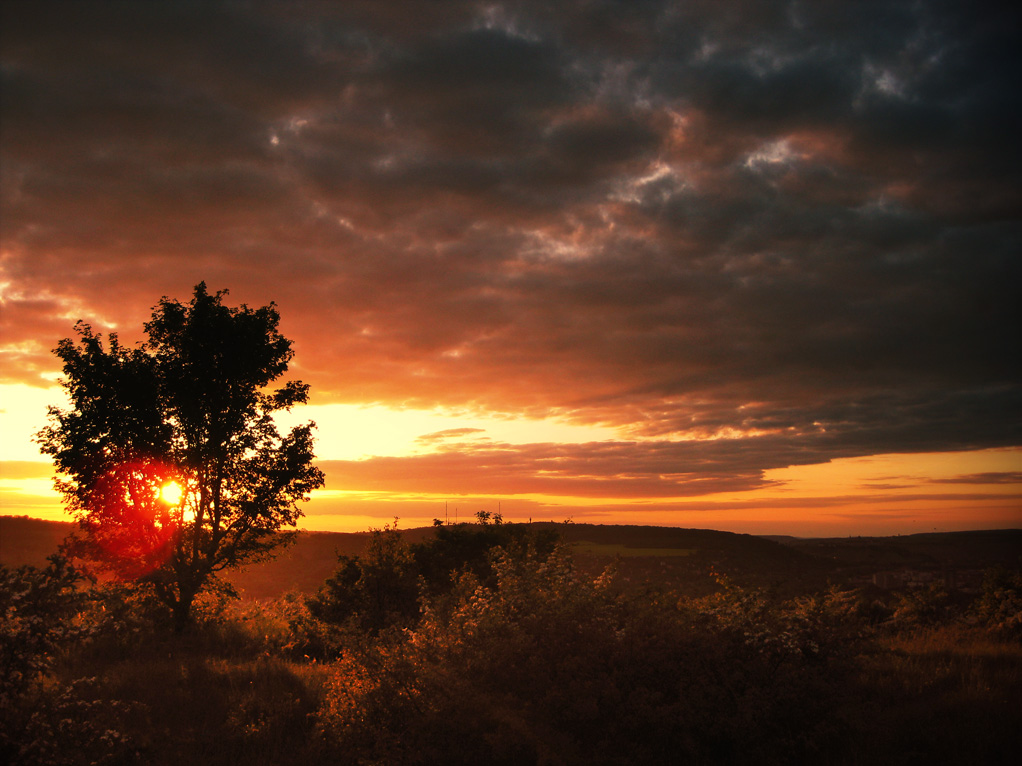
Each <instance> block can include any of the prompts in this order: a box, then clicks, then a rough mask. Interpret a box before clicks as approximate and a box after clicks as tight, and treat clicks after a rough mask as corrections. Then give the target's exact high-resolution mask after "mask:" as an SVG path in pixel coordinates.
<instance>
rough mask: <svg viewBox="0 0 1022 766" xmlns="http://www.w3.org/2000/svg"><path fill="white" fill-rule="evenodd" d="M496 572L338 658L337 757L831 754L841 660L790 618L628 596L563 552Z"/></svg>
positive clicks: (756, 608)
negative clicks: (446, 607) (490, 580)
mask: <svg viewBox="0 0 1022 766" xmlns="http://www.w3.org/2000/svg"><path fill="white" fill-rule="evenodd" d="M493 568H494V573H495V577H496V583H495V586H494V587H492V588H487V587H485V586H483V585H482V584H480V583H479V581H478V578H475V577H474V576H473V575H471V574H465V575H463V577H462V578H461V579H460V581H459V583H458V585H457V587H456V592H457V603H456V606H455V608H453V609H452V610H451V611H450V612H449V613H448V612H438V611H435V610H432V609H429V608H427V609H426V611H425V614H424V617H423V620H422V622H421V623H420V625H419V626H417V628H415V629H412V630H405V631H402V632H400V633H396V634H390V635H389V636H385V639H384V640H381V641H377V642H376V643H374V644H369V645H366V646H364V647H362V648H360V649H358V650H355V651H351V652H349V653H348V654H347V655H346V656H345V657H344V658H343V660H342V662H341V663H340V664H339V665H338V667H337V670H336V673H335V675H334V677H333V680H332V682H331V683H330V684H329V686H328V689H327V694H326V699H325V703H324V706H323V708H322V710H321V714H320V725H321V729H322V731H323V732H324V734H325V736H326V737H327V738H328V739H329V740H331V741H332V742H333V743H334V745H335V746H336V747H337V750H338V752H341V753H357V754H359V756H358V758H355V759H353V760H354V761H355V762H358V763H383V762H395V763H405V764H417V763H423V764H425V763H450V764H458V763H466V764H467V763H492V764H501V763H507V764H527V763H541V762H548V763H565V764H572V763H579V764H582V763H585V764H630V763H648V764H658V763H665V764H666V763H672V764H673V763H678V762H683V761H694V762H697V763H739V762H758V763H771V762H776V763H782V762H790V761H792V760H800V759H806V758H810V757H811V756H816V755H818V753H819V751H820V750H821V748H822V747H823V745H824V743H825V740H826V737H827V735H828V732H829V729H828V727H830V726H832V725H833V721H832V720H831V718H830V712H831V711H830V709H829V708H828V706H827V705H825V704H822V700H824V699H826V698H827V697H826V695H828V694H831V693H832V692H833V688H834V687H835V685H836V684H837V683H838V681H839V673H838V672H837V670H836V667H837V666H836V664H835V662H833V661H832V660H830V659H828V657H830V656H831V655H836V654H837V653H836V652H835V653H828V652H827V651H821V647H819V646H817V647H816V650H814V651H809V647H810V646H811V645H812V643H811V641H812V640H819V639H820V638H822V636H820V635H816V634H812V635H814V636H816V638H814V639H812V640H811V639H810V638H808V636H809V635H810V633H811V631H807V630H803V631H802V632H798V631H794V629H793V628H792V625H793V624H794V623H795V622H797V620H795V618H793V617H790V616H785V615H775V614H773V613H772V612H771V613H770V614H769V615H768V614H767V613H768V612H769V611H770V610H769V608H768V607H767V606H766V605H765V603H759V602H757V603H755V604H753V603H752V602H750V601H742V600H740V599H739V600H736V599H738V596H737V595H736V594H735V593H734V592H731V593H728V594H724V595H722V596H721V597H719V598H718V599H717V600H716V601H715V602H714V603H713V604H699V603H695V602H678V601H677V600H676V599H675V600H667V599H662V598H661V597H658V596H655V595H648V596H644V597H641V598H631V599H626V598H624V597H621V596H619V595H615V593H614V590H613V588H611V587H609V586H610V577H609V576H604V577H601V578H598V579H597V580H589V579H586V578H583V577H581V576H579V574H578V573H577V572H576V570H575V569H574V567H573V566H572V564H571V563H570V560H569V559H568V558H567V557H566V556H564V555H562V554H555V555H553V556H551V557H549V558H548V559H547V560H545V561H544V560H541V559H540V557H538V556H537V555H535V554H534V553H532V554H529V555H526V556H524V557H521V558H517V559H515V558H512V557H510V556H507V555H503V556H501V557H499V558H497V559H496V560H495V562H494V564H493ZM800 619H801V618H800ZM763 620H765V622H763ZM754 623H755V624H756V625H757V629H756V632H751V631H750V630H749V628H750V626H751V625H753V624H754ZM810 623H811V621H810ZM811 624H812V625H813V629H814V630H815V629H816V628H818V625H817V624H816V623H811ZM761 625H766V626H767V627H765V628H763V629H760V626H761Z"/></svg>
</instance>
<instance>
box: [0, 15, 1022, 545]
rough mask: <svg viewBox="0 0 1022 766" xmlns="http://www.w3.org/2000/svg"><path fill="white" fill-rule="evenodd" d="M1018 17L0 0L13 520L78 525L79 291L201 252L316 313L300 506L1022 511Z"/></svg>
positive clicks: (175, 276) (0, 443) (182, 285)
mask: <svg viewBox="0 0 1022 766" xmlns="http://www.w3.org/2000/svg"><path fill="white" fill-rule="evenodd" d="M1002 6H1004V7H1002ZM1007 6H1008V4H995V3H983V2H979V3H977V2H964V1H963V2H899V1H898V0H878V1H877V2H868V1H866V2H829V1H828V0H812V1H811V2H810V1H808V0H807V1H806V2H751V1H748V0H735V1H733V2H723V3H722V2H707V1H702V2H667V1H664V2H659V1H658V0H632V1H631V2H625V1H623V0H622V1H620V2H617V1H612V0H576V1H573V2H557V1H556V0H554V1H553V2H551V0H543V1H542V2H539V1H537V2H529V1H524V2H513V3H510V2H509V3H500V2H398V1H395V0H387V1H386V2H379V1H376V2H368V1H367V2H357V1H356V2H344V3H327V2H301V1H300V0H299V1H297V2H279V3H269V2H265V3H264V2H257V1H253V2H245V3H215V2H173V3H171V2H165V3H140V2H119V3H112V2H69V3H53V2H42V1H41V0H35V1H33V2H6V3H2V4H0V13H2V16H0V57H2V86H0V87H2V90H0V110H2V111H0V161H2V166H0V171H2V176H0V461H2V462H0V513H4V514H19V515H21V514H27V515H31V516H37V517H40V518H51V519H52V518H66V517H65V516H64V513H63V510H62V507H61V504H60V499H59V497H58V496H57V495H56V494H54V493H53V491H52V490H51V488H50V487H51V479H52V470H51V467H50V465H49V463H47V462H45V460H44V458H43V457H42V456H41V455H40V454H39V452H38V449H37V447H36V445H34V444H33V443H32V434H33V433H34V432H35V431H36V430H38V429H39V428H40V427H42V426H43V425H44V423H45V415H46V406H47V405H48V404H60V403H61V402H62V394H61V391H60V388H59V387H58V386H57V380H58V378H59V376H60V370H59V364H58V360H57V359H56V357H55V356H53V354H52V349H53V348H54V347H55V346H56V344H57V342H58V341H59V340H60V339H61V338H63V337H69V336H71V335H72V334H73V325H74V323H75V321H77V320H78V319H83V320H85V321H87V322H89V323H91V324H92V326H93V328H94V329H96V330H97V331H101V332H103V333H107V332H110V331H116V332H118V333H119V334H120V336H121V339H122V341H127V342H135V341H137V340H139V339H140V338H141V334H140V331H141V326H142V323H143V322H144V321H145V320H147V319H148V318H149V316H150V314H151V311H152V308H153V306H154V305H155V304H156V302H157V301H158V300H159V298H160V297H161V296H163V295H166V296H169V297H171V298H178V299H180V300H182V301H187V300H188V299H189V298H190V296H191V293H192V289H193V287H194V286H195V285H196V284H197V283H198V282H199V281H202V280H205V281H206V282H207V284H208V285H209V288H210V289H211V290H218V289H229V290H230V295H229V298H228V299H226V302H227V303H228V304H229V305H237V304H239V303H247V304H248V305H250V306H253V307H255V306H261V305H265V304H266V303H269V302H270V301H275V302H276V303H277V305H278V308H279V311H280V314H281V318H282V319H281V331H282V332H283V333H284V334H285V335H286V336H287V337H289V338H292V339H293V340H294V349H295V352H296V356H295V359H294V362H293V364H292V372H293V374H294V376H295V377H298V378H300V379H302V380H304V381H305V382H307V383H309V384H311V386H312V403H311V405H310V406H308V407H305V408H302V409H300V410H296V411H295V412H293V413H292V414H291V415H290V416H289V417H288V418H283V419H282V425H287V424H291V423H298V422H304V421H305V420H309V419H312V420H315V421H316V423H317V424H318V430H317V436H318V442H317V450H316V452H317V456H318V457H319V464H320V467H321V468H323V470H324V471H325V473H326V477H327V484H326V487H325V488H324V489H323V490H320V491H317V492H316V493H315V494H314V497H313V499H312V501H311V502H310V503H308V504H307V505H306V506H305V511H306V518H305V519H304V520H303V526H304V527H306V528H308V529H329V530H341V531H349V530H364V529H366V528H368V527H370V526H374V527H378V526H382V525H383V524H384V523H386V522H388V521H390V520H392V519H393V518H394V517H395V516H396V517H400V519H401V521H400V524H401V526H402V527H412V526H418V525H421V524H428V523H429V522H430V521H431V520H432V519H433V518H438V517H439V518H444V515H445V508H446V510H447V513H448V514H449V516H450V518H451V519H452V520H453V519H454V517H455V514H456V513H457V514H458V517H459V519H464V518H466V517H470V516H472V515H473V514H474V513H475V512H476V511H478V510H490V511H496V510H498V508H499V509H500V511H501V512H502V513H503V515H504V517H505V518H507V519H510V520H526V519H529V518H532V519H542V520H549V519H553V520H557V521H560V520H564V519H567V518H571V519H573V520H574V521H577V522H583V521H584V522H594V523H633V524H658V525H671V526H682V527H700V528H713V529H724V530H731V531H737V532H751V533H777V534H796V535H807V536H831V535H849V534H852V535H854V534H904V533H911V532H929V531H933V530H934V529H937V530H941V531H946V530H957V529H980V528H1004V527H1022V375H1020V366H1022V364H1020V360H1022V349H1020V328H1022V317H1020V310H1019V303H1020V300H1019V299H1020V289H1019V287H1020V284H1022V281H1020V276H1022V275H1020V262H1022V261H1020V259H1022V224H1020V221H1022V183H1020V181H1022V167H1020V165H1022V152H1020V151H1019V148H1018V142H1019V136H1022V98H1020V87H1019V83H1020V82H1022V66H1020V56H1019V52H1018V41H1019V39H1020V35H1019V33H1020V31H1022V30H1020V23H1019V22H1020V12H1019V11H1018V10H1017V9H1016V10H1008V9H1007Z"/></svg>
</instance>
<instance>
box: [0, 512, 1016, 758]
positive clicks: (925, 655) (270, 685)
mask: <svg viewBox="0 0 1022 766" xmlns="http://www.w3.org/2000/svg"><path fill="white" fill-rule="evenodd" d="M478 521H479V523H476V524H459V525H450V526H447V525H439V526H437V528H436V529H435V535H434V536H432V537H431V538H428V539H425V540H422V541H420V542H408V541H406V540H405V539H404V538H402V536H401V534H400V533H399V532H398V530H397V529H396V528H385V529H383V530H378V531H376V532H374V533H373V535H372V538H371V540H370V544H369V546H368V548H367V549H366V551H365V553H363V554H362V555H360V556H350V557H341V559H340V561H339V562H338V567H337V570H336V572H335V573H334V575H333V576H332V577H331V578H330V579H328V580H327V581H326V582H325V583H324V584H323V587H322V588H321V589H320V590H319V592H318V593H316V594H314V595H312V596H308V597H307V596H303V595H300V594H297V593H291V594H288V595H286V596H284V597H282V598H280V599H277V600H276V601H273V602H269V603H258V602H240V601H238V600H237V599H236V598H233V597H232V593H231V592H230V589H229V587H227V586H222V587H218V588H212V589H210V591H209V592H207V593H206V594H204V595H203V596H202V597H201V599H200V601H199V602H198V603H197V604H196V608H195V622H194V624H193V625H192V627H191V628H190V629H189V630H188V631H186V632H185V633H184V634H183V635H175V634H174V633H173V631H172V630H171V627H172V621H171V619H170V616H169V615H168V614H167V613H166V610H165V607H163V606H161V604H160V602H159V601H158V600H156V599H154V598H153V595H152V594H151V593H148V592H147V590H146V587H145V586H144V585H141V584H109V583H108V584H105V585H103V584H97V583H91V582H89V581H88V580H87V579H86V578H84V577H83V575H82V573H81V572H79V571H77V570H76V569H75V568H74V567H72V566H71V565H70V564H69V563H68V562H66V561H64V560H62V559H59V558H54V559H53V560H51V562H50V564H49V566H47V567H46V568H43V569H38V568H32V567H21V568H18V569H0V613H2V616H3V622H2V628H0V709H2V710H3V711H4V715H3V716H2V717H0V761H3V762H8V763H13V764H19V763H24V764H29V763H32V764H35V763H46V764H86V763H90V764H91V763H100V764H128V763H147V764H148V763H151V764H163V763H167V764H170V763H182V762H195V763H224V764H226V763H247V764H270V763H273V764H290V763H295V764H297V763H304V764H308V763H331V764H333V763H339V764H349V763H350V764H383V763H386V764H462V763H464V764H479V763H487V764H531V763H534V764H544V763H545V764H637V763H641V764H668V763H669V764H677V763H705V764H716V763H724V764H728V763H764V764H771V763H786V764H787V763H849V764H851V763H862V762H884V763H906V764H907V763H914V762H920V760H921V759H926V760H927V761H928V762H930V763H953V762H985V763H997V762H1009V760H1008V755H1009V754H1010V753H1013V752H1017V745H1018V744H1020V743H1019V742H1018V739H1019V734H1018V732H1019V731H1020V728H1022V727H1020V726H1019V723H1022V721H1020V714H1019V712H1018V711H1019V710H1020V709H1022V707H1020V705H1019V704H1018V703H1019V702H1020V701H1022V700H1020V699H1019V696H1020V692H1019V689H1022V577H1020V575H1019V574H1018V573H1017V572H1015V573H1012V572H1007V571H1000V572H991V573H990V575H989V576H988V578H987V581H986V585H985V587H984V590H983V592H982V594H980V595H979V596H977V597H975V598H973V599H970V600H968V601H963V600H961V599H957V598H955V597H954V594H950V593H946V592H943V591H941V590H940V589H939V588H937V587H934V588H931V589H929V590H926V591H917V592H911V593H904V594H900V595H897V596H895V597H893V598H892V599H891V600H889V601H887V602H881V601H878V600H875V599H874V598H872V597H871V596H868V595H866V594H865V593H864V592H862V591H855V590H842V589H839V588H832V589H830V590H827V591H824V592H821V593H817V594H815V595H811V596H801V597H797V598H780V597H775V596H773V595H771V594H770V593H769V592H768V591H765V590H757V589H746V588H739V587H736V586H735V585H734V584H733V583H731V582H729V580H728V579H727V577H726V576H724V575H723V574H721V575H718V577H717V580H718V588H717V591H716V592H715V593H713V594H712V595H709V596H706V597H701V598H693V597H689V596H683V595H679V594H678V593H677V592H676V591H673V590H670V589H667V588H664V587H658V585H657V584H656V583H648V584H647V587H646V588H645V589H639V590H637V589H635V588H634V587H632V588H627V589H626V588H621V587H619V586H618V583H617V581H616V578H615V572H614V571H613V569H608V570H606V571H604V572H603V573H602V574H600V575H599V576H596V577H594V576H592V575H588V574H585V573H583V572H582V571H581V570H580V569H579V568H578V567H577V566H576V565H575V563H574V562H573V560H572V558H571V556H570V554H569V553H568V551H567V549H565V548H564V547H563V546H561V545H559V543H558V540H557V537H556V533H555V532H554V531H553V530H551V529H549V528H535V527H530V526H529V525H518V524H504V523H502V520H501V519H500V518H499V516H497V517H491V516H488V515H485V514H484V515H482V516H480V518H479V519H478Z"/></svg>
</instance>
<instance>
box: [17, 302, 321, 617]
mask: <svg viewBox="0 0 1022 766" xmlns="http://www.w3.org/2000/svg"><path fill="white" fill-rule="evenodd" d="M225 295H226V291H219V292H217V293H215V294H210V293H209V292H208V291H207V289H206V285H205V283H200V284H199V285H197V286H196V288H195V291H194V295H193V297H192V299H191V301H190V302H189V303H188V304H182V303H180V302H179V301H177V300H171V299H169V298H167V297H164V298H162V299H161V300H160V302H159V303H158V304H157V306H156V307H155V308H154V311H153V314H152V319H151V320H150V321H149V322H147V323H146V324H145V328H144V329H145V333H146V335H147V340H146V341H145V342H143V343H141V344H139V345H138V346H136V347H133V348H127V347H125V346H123V345H122V344H121V343H120V341H119V339H118V337H117V335H116V334H114V333H111V334H110V335H109V337H108V338H107V342H106V344H105V345H104V342H103V338H102V336H101V335H99V334H97V333H94V332H93V331H92V328H91V327H90V326H89V325H87V324H84V323H82V322H79V323H78V324H77V325H76V326H75V329H76V330H77V332H78V336H79V337H78V339H77V343H76V342H75V341H74V340H72V339H64V340H62V341H61V342H60V344H59V345H58V347H57V349H56V351H55V353H56V355H57V356H58V357H59V358H60V359H61V360H62V362H63V367H64V380H63V386H64V389H65V390H66V392H67V394H68V397H69V399H70V401H71V407H70V409H68V410H66V411H65V410H60V409H59V408H56V407H51V408H50V411H49V413H50V421H51V424H50V425H49V426H48V427H46V428H44V429H43V430H42V431H40V432H39V434H38V437H37V438H38V441H39V443H40V445H41V449H42V451H43V452H44V453H45V454H48V455H51V456H52V457H53V460H54V463H55V465H56V467H57V468H58V470H59V471H60V473H61V474H62V475H63V476H64V477H65V478H62V479H60V480H58V482H57V487H58V489H59V490H60V491H61V492H62V494H63V495H64V498H65V501H66V503H67V506H68V508H69V510H70V511H71V512H72V513H73V514H74V516H75V517H76V519H77V521H78V523H79V528H80V533H79V536H78V538H77V540H76V542H75V545H74V546H73V547H72V550H73V551H74V552H75V553H76V554H78V555H81V556H83V557H87V558H90V559H93V560H95V561H97V562H99V563H100V564H101V565H102V566H103V567H104V568H106V569H107V570H109V571H110V572H112V573H114V574H115V575H117V576H119V577H121V578H124V579H144V580H146V581H148V582H150V583H151V584H152V585H153V587H154V589H155V591H156V593H157V595H158V596H159V598H160V600H161V601H163V602H164V603H165V604H166V605H167V606H168V607H170V608H171V609H172V610H173V612H174V616H175V623H176V625H177V627H178V628H181V627H183V626H184V625H185V624H186V623H187V621H188V619H189V615H190V611H191V605H192V602H193V600H194V598H195V596H196V595H197V594H198V593H199V592H200V591H201V590H202V589H203V588H204V587H206V586H207V585H208V584H209V582H210V581H211V578H214V577H215V576H216V574H217V573H218V572H220V571H222V570H224V569H227V568H230V567H235V566H238V565H240V564H243V563H247V562H250V561H253V560H258V559H261V558H264V557H266V556H268V555H270V554H271V552H272V551H273V550H274V549H275V548H276V547H277V546H278V545H280V544H281V543H283V542H286V539H287V538H286V536H285V535H282V534H280V533H279V531H280V530H281V529H282V528H285V527H293V526H294V525H295V524H296V522H297V520H298V518H299V517H300V516H301V515H302V511H301V509H300V507H299V503H300V502H301V501H303V500H306V499H307V498H308V494H309V492H311V491H312V490H313V489H315V488H317V487H319V486H321V485H322V484H323V474H322V472H321V471H320V470H319V469H318V468H316V467H314V466H313V465H312V460H313V449H312V447H313V440H312V428H313V427H314V424H312V423H307V424H305V425H300V426H296V427H295V428H294V429H292V430H291V432H290V433H289V434H287V435H285V436H281V435H280V434H279V433H278V431H277V428H276V426H275V424H274V421H273V417H272V415H273V413H274V412H276V411H278V410H281V409H289V408H290V407H292V406H293V405H296V404H301V403H304V402H306V401H307V398H308V386H307V385H305V384H303V383H301V382H299V381H294V380H291V381H287V382H286V383H284V385H282V386H281V387H279V388H276V389H275V390H268V389H267V386H268V385H269V384H270V383H272V382H273V381H275V380H277V379H278V378H280V377H281V376H283V375H284V374H285V372H286V371H287V368H288V363H289V362H290V360H291V358H292V357H293V351H292V349H291V342H290V341H289V340H288V339H287V338H285V337H284V336H283V335H281V333H280V332H279V330H278V323H279V320H280V317H279V314H278V312H277V310H276V306H275V305H274V304H273V303H271V304H269V305H267V306H263V307H261V308H258V309H250V308H248V307H247V306H245V305H244V304H242V305H241V306H240V307H238V308H231V307H229V306H225V305H224V303H223V297H224V296H225ZM172 484H173V485H176V486H177V487H178V488H179V490H180V492H181V497H180V499H178V498H176V497H172V496H169V495H168V493H167V491H166V488H167V487H168V486H171V485H172Z"/></svg>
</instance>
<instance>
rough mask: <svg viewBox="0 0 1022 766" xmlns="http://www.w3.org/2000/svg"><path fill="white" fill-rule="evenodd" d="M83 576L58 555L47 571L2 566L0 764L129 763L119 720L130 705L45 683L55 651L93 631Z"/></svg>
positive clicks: (85, 687) (131, 752) (85, 683)
mask: <svg viewBox="0 0 1022 766" xmlns="http://www.w3.org/2000/svg"><path fill="white" fill-rule="evenodd" d="M81 579H82V577H81V575H80V573H79V572H78V571H76V570H75V569H74V568H73V567H71V566H70V565H69V564H68V562H67V560H66V559H64V558H62V557H60V556H53V557H51V558H50V563H49V564H48V565H47V567H46V568H45V569H42V570H40V569H36V568H35V567H27V566H26V567H20V568H19V569H16V570H10V569H7V568H5V567H0V613H2V615H3V619H2V621H0V710H3V716H0V761H2V762H4V763H11V764H53V765H54V766H64V765H65V764H67V765H68V766H76V765H77V764H93V763H95V764H106V765H110V766H112V765H113V764H122V763H134V762H135V761H136V759H137V755H138V754H137V752H136V750H135V749H134V748H133V746H132V744H131V741H130V738H128V737H126V736H125V735H123V734H122V733H121V732H120V731H119V730H118V728H117V725H116V721H117V719H118V718H119V717H120V716H121V714H122V713H123V712H124V709H126V708H127V707H128V706H125V705H123V704H122V703H119V702H116V701H103V700H99V699H96V698H95V695H93V694H90V691H91V682H90V680H88V679H79V680H78V681H74V682H72V683H70V684H67V685H61V684H56V683H52V682H51V683H46V681H47V679H46V674H47V673H48V672H49V671H50V670H51V668H52V666H53V664H54V660H55V658H56V655H57V653H58V651H59V650H61V649H62V648H63V647H65V646H67V645H69V644H72V645H73V644H75V643H77V642H79V641H81V640H87V639H88V638H90V637H91V636H92V635H93V633H94V631H95V624H94V622H93V621H92V620H91V619H89V617H88V615H90V614H92V609H90V606H92V604H91V603H90V601H89V599H88V595H89V594H87V593H86V592H84V591H82V590H80V589H79V588H78V587H77V586H78V585H79V583H80V581H81Z"/></svg>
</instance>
